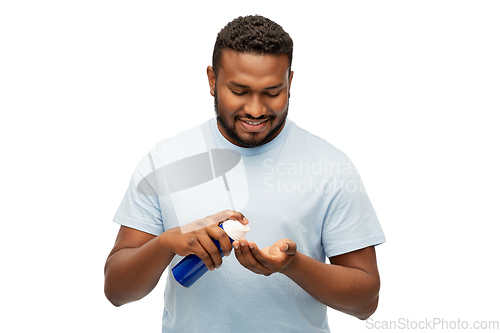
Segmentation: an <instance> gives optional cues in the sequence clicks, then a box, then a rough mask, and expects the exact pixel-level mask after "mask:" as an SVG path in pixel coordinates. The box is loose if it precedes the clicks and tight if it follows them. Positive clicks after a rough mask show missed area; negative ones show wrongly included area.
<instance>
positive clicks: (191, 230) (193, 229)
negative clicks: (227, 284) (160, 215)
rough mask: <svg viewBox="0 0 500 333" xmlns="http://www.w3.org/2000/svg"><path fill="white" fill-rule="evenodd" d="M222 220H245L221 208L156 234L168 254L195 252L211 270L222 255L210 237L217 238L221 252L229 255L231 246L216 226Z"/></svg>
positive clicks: (216, 266) (218, 262)
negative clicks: (201, 217)
mask: <svg viewBox="0 0 500 333" xmlns="http://www.w3.org/2000/svg"><path fill="white" fill-rule="evenodd" d="M226 220H236V221H239V222H240V223H241V224H244V225H245V224H248V220H247V219H246V218H245V217H244V216H243V214H241V213H239V212H235V211H232V210H225V211H222V212H219V213H216V214H214V215H210V216H207V217H205V218H203V219H200V220H196V221H194V222H191V223H189V224H187V225H183V226H180V227H176V228H172V229H169V230H167V231H165V232H164V233H162V234H161V235H160V236H159V237H158V238H159V241H160V243H161V244H162V246H163V247H164V248H165V249H167V250H168V251H170V252H171V253H172V254H177V255H180V256H187V255H189V254H195V255H197V256H198V257H200V259H201V260H203V263H204V264H205V265H206V266H207V268H208V269H209V270H214V269H215V268H219V267H220V266H221V265H222V256H221V254H220V252H219V249H218V248H217V246H216V245H215V244H214V242H213V239H215V240H217V241H218V242H219V244H220V246H221V249H222V251H223V253H224V256H229V255H230V254H231V250H232V245H231V241H230V240H229V237H228V236H227V234H226V232H225V231H224V230H223V229H222V228H220V227H219V224H220V223H222V222H224V221H226Z"/></svg>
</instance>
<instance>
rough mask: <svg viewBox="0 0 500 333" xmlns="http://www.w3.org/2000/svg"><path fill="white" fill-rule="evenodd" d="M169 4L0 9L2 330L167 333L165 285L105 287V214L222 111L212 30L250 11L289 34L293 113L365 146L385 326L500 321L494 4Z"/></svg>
mask: <svg viewBox="0 0 500 333" xmlns="http://www.w3.org/2000/svg"><path fill="white" fill-rule="evenodd" d="M172 3H173V2H167V1H134V2H132V1H104V0H100V1H14V0H12V1H2V3H1V4H0V49H1V51H0V110H1V118H0V119H1V131H0V136H1V140H0V143H1V152H2V155H3V158H2V163H1V176H2V178H1V180H2V187H1V198H0V199H1V201H0V202H1V211H0V214H1V216H0V221H1V223H2V224H1V230H2V237H1V242H0V247H1V249H0V250H1V251H0V255H1V262H2V264H1V267H2V276H1V284H0V288H1V289H0V295H1V300H2V304H3V305H4V310H3V311H2V319H1V320H0V330H1V331H2V332H34V331H39V330H40V328H42V327H43V328H44V331H45V329H46V330H47V331H51V332H88V331H90V330H93V331H96V332H160V325H161V315H162V295H163V280H162V281H161V282H160V285H159V286H158V287H157V288H156V289H155V291H154V292H153V293H151V294H150V295H148V296H147V297H146V298H144V299H143V300H141V301H139V302H135V303H132V304H128V305H125V306H123V307H120V308H114V307H113V306H112V305H111V304H110V303H109V302H108V301H107V300H106V299H105V297H104V294H103V267H104V262H105V259H106V257H107V255H108V253H109V251H110V250H111V248H112V245H113V242H114V239H115V236H116V232H117V231H118V226H117V225H116V224H115V223H113V222H111V220H112V218H113V215H114V213H115V211H116V209H117V208H118V205H119V203H120V201H121V199H122V196H123V194H124V193H125V190H126V188H127V186H128V182H129V179H130V176H131V174H132V171H133V169H134V168H135V166H136V164H137V163H138V162H139V160H140V159H141V158H142V157H143V156H144V155H145V154H146V153H147V152H148V151H149V150H150V149H151V148H152V147H153V146H154V145H155V144H156V143H157V142H158V141H160V140H161V139H163V138H166V137H169V136H172V135H174V134H177V133H178V132H180V131H181V130H186V129H189V128H191V127H193V126H195V125H198V124H200V123H202V122H204V121H206V120H207V119H209V118H210V117H213V115H214V112H213V98H212V97H211V96H210V94H209V88H208V84H207V78H206V74H205V72H206V66H207V65H210V64H211V55H212V49H213V43H214V41H215V37H216V34H217V33H218V31H219V30H220V29H221V28H222V27H223V26H224V25H225V24H226V23H227V22H229V21H230V20H232V19H233V18H235V17H237V16H240V15H247V14H255V13H259V14H262V15H264V16H267V17H269V18H271V19H273V20H275V21H276V22H278V23H280V24H281V25H282V26H283V27H284V29H285V30H286V31H287V32H289V33H290V35H291V36H292V38H293V39H294V46H295V48H294V60H293V66H292V67H293V68H292V69H293V70H294V71H295V75H294V80H293V84H292V90H291V94H292V95H291V99H290V103H291V105H290V114H289V117H290V119H292V120H294V121H295V122H296V123H297V124H298V125H299V126H301V127H303V128H305V129H307V130H309V131H310V132H312V133H314V134H317V135H318V136H320V137H322V138H324V139H326V140H327V141H329V142H330V143H332V144H333V145H335V146H337V147H338V148H340V149H342V150H343V151H344V152H346V153H347V154H348V155H349V156H350V157H351V159H352V160H353V162H354V164H355V165H356V166H357V168H358V170H359V171H360V173H361V175H362V177H363V180H364V183H365V187H366V188H367V191H368V193H369V195H370V198H371V200H372V202H373V204H374V206H375V209H376V211H377V214H378V216H379V219H380V221H381V223H382V226H383V228H384V231H385V233H386V237H387V243H386V244H384V245H381V246H380V247H378V248H377V255H378V262H379V269H380V273H381V277H382V288H381V297H380V303H379V308H378V310H377V312H376V313H375V314H374V315H373V317H372V319H373V320H374V321H379V322H383V321H397V320H399V319H400V318H403V319H408V320H410V321H415V322H416V321H421V320H433V318H441V319H443V320H446V321H448V322H452V321H457V320H461V321H462V322H463V321H469V325H470V326H471V325H472V324H473V321H474V320H486V321H489V320H497V321H498V320H500V316H499V313H500V311H499V310H500V307H499V305H498V299H499V297H500V292H499V287H498V280H499V273H498V254H499V246H498V223H499V222H500V221H499V220H500V219H499V213H498V206H499V194H498V189H499V185H500V179H499V178H500V177H499V175H498V170H499V168H500V161H499V148H498V146H499V145H498V144H499V142H500V135H499V130H498V127H499V121H498V118H497V114H498V113H499V111H500V96H499V92H500V61H499V59H500V43H499V41H500V20H499V17H500V3H499V2H498V1H345V2H337V1H335V2H332V3H331V4H330V2H326V1H324V2H315V1H301V2H298V1H297V2H290V1H280V2H278V1H253V2H251V3H247V2H237V1H229V2H208V1H207V2H199V3H192V2H180V1H178V2H176V4H172ZM181 3H182V4H181ZM295 3H300V5H297V4H295ZM228 301H231V300H228ZM232 301H233V302H234V304H235V306H245V301H244V300H232ZM329 318H330V319H329V322H330V326H331V328H332V331H336V332H353V331H365V330H366V331H368V327H367V326H368V325H367V322H363V321H359V320H357V319H356V318H353V317H349V316H347V315H344V314H341V313H338V312H336V311H333V310H329ZM256 319H258V318H256ZM6 327H8V329H6ZM436 328H439V327H436ZM436 330H437V329H436Z"/></svg>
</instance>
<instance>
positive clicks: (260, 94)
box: [207, 50, 293, 147]
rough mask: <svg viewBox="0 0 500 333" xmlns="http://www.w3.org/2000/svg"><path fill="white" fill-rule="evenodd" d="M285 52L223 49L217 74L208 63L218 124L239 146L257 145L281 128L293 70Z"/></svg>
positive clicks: (232, 141) (225, 135)
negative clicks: (260, 52)
mask: <svg viewBox="0 0 500 333" xmlns="http://www.w3.org/2000/svg"><path fill="white" fill-rule="evenodd" d="M288 65H289V63H288V56H287V55H286V54H282V55H278V56H274V55H255V54H251V53H241V52H236V51H234V50H225V51H224V52H223V54H222V59H221V65H220V66H219V73H218V75H217V77H216V76H215V73H214V72H213V69H212V67H208V69H207V74H208V81H209V84H210V93H211V94H212V96H214V98H215V112H216V114H217V126H218V128H219V131H220V132H221V133H222V135H223V136H224V137H225V138H226V139H227V140H228V141H229V142H231V143H233V144H235V145H237V146H240V147H257V146H260V145H263V144H265V143H267V142H269V141H271V140H272V139H274V138H275V137H276V136H277V135H278V134H279V133H280V132H281V130H282V129H283V127H284V125H285V120H286V116H287V113H288V98H289V92H290V84H291V82H292V77H293V72H290V75H289V73H288V70H289V67H288Z"/></svg>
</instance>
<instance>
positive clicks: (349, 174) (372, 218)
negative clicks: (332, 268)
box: [321, 156, 385, 257]
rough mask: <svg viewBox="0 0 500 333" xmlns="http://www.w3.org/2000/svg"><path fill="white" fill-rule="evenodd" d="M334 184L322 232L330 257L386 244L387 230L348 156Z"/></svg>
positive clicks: (335, 177)
mask: <svg viewBox="0 0 500 333" xmlns="http://www.w3.org/2000/svg"><path fill="white" fill-rule="evenodd" d="M331 184H332V186H333V191H332V192H331V193H332V198H331V201H330V203H329V206H328V209H327V212H326V215H325V218H324V220H323V228H322V235H321V237H322V243H323V247H324V249H325V254H326V255H327V257H331V256H336V255H340V254H344V253H348V252H352V251H355V250H359V249H362V248H365V247H368V246H372V245H378V244H381V243H384V242H385V235H384V232H383V230H382V227H381V226H380V223H379V220H378V218H377V215H376V214H375V210H374V209H373V206H372V204H371V202H370V199H369V198H368V194H367V193H366V190H365V188H364V186H363V183H362V181H361V177H360V175H359V173H358V171H357V170H356V168H355V167H354V165H353V164H352V162H351V160H350V159H349V158H348V157H347V156H345V159H344V162H343V163H342V165H341V167H340V170H339V173H338V174H336V175H335V176H334V177H333V179H332V180H331Z"/></svg>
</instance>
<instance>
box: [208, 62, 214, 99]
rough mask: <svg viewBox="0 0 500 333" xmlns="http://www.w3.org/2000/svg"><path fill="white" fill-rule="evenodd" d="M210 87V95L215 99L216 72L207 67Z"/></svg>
mask: <svg viewBox="0 0 500 333" xmlns="http://www.w3.org/2000/svg"><path fill="white" fill-rule="evenodd" d="M207 76H208V85H209V86H210V95H212V96H214V97H215V81H216V78H215V72H214V69H213V68H212V66H208V67H207Z"/></svg>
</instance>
